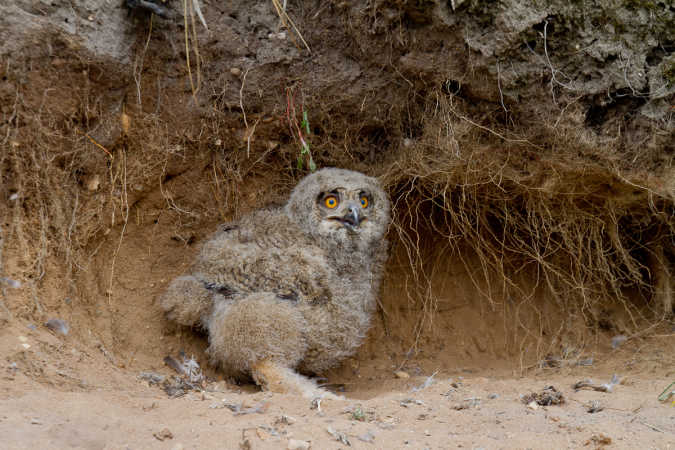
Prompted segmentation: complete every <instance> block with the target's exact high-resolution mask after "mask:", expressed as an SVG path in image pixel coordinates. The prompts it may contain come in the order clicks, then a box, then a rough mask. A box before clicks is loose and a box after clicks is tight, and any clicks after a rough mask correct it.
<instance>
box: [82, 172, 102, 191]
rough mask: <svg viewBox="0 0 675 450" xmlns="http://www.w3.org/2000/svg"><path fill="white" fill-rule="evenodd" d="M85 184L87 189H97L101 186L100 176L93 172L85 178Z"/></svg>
mask: <svg viewBox="0 0 675 450" xmlns="http://www.w3.org/2000/svg"><path fill="white" fill-rule="evenodd" d="M85 184H86V185H87V190H89V191H98V188H99V187H100V186H101V176H100V175H99V174H97V173H95V174H93V175H91V176H90V177H88V178H87V180H86V181H85Z"/></svg>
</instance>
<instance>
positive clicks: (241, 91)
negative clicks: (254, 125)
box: [239, 68, 251, 130]
mask: <svg viewBox="0 0 675 450" xmlns="http://www.w3.org/2000/svg"><path fill="white" fill-rule="evenodd" d="M249 70H251V69H250V68H249V69H246V72H244V76H243V77H241V87H240V88H239V108H241V113H242V114H243V115H244V125H245V126H246V129H247V130H248V122H247V121H246V110H245V109H244V84H245V83H246V75H248V71H249Z"/></svg>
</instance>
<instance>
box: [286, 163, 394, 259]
mask: <svg viewBox="0 0 675 450" xmlns="http://www.w3.org/2000/svg"><path fill="white" fill-rule="evenodd" d="M285 210H286V214H287V215H288V216H289V218H290V219H291V220H293V221H294V222H296V223H297V224H298V225H300V228H301V229H302V230H303V231H305V232H306V233H307V234H309V235H311V236H313V237H314V238H317V239H327V240H331V241H333V242H335V243H342V244H345V245H349V244H356V245H357V246H359V247H362V246H363V245H364V244H365V245H366V246H369V245H371V244H373V243H376V242H377V241H379V240H381V239H383V237H384V233H385V232H386V230H387V226H388V225H389V199H388V198H387V194H386V193H385V192H384V191H383V190H382V188H381V187H380V185H379V183H378V182H377V180H376V179H375V178H371V177H368V176H366V175H364V174H362V173H359V172H354V171H351V170H345V169H333V168H329V169H322V170H319V171H317V172H315V173H313V174H311V175H308V176H306V177H305V178H303V179H302V180H301V181H300V182H299V183H298V185H297V186H296V187H295V189H293V192H292V193H291V197H290V199H289V200H288V203H287V204H286V209H285Z"/></svg>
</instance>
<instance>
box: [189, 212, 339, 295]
mask: <svg viewBox="0 0 675 450" xmlns="http://www.w3.org/2000/svg"><path fill="white" fill-rule="evenodd" d="M192 273H193V274H194V276H195V277H196V278H198V279H200V280H202V281H203V282H204V284H205V287H206V289H207V290H209V291H211V292H212V293H214V294H219V295H222V296H224V297H225V298H230V299H231V298H238V297H241V296H242V295H248V294H252V293H259V292H268V293H273V294H275V295H276V296H277V297H278V298H279V299H280V300H284V301H289V302H302V301H308V302H313V303H316V302H318V301H321V299H322V298H325V297H326V295H328V294H327V293H328V290H327V289H326V288H325V286H324V284H325V283H324V281H323V280H324V279H325V278H326V276H325V274H326V264H325V258H324V257H323V250H321V249H320V248H319V247H317V246H315V245H313V244H312V243H311V242H310V241H309V239H308V238H307V236H306V235H305V234H304V233H302V232H301V231H300V230H298V228H297V225H295V224H294V223H292V222H291V221H290V220H289V219H288V217H287V216H286V215H285V214H283V213H282V211H281V210H279V209H271V210H261V211H257V212H256V213H254V214H252V215H250V216H247V217H245V218H243V219H242V220H241V221H239V222H237V223H234V224H228V225H227V226H224V227H222V228H221V230H219V231H218V232H216V233H215V234H214V235H213V236H212V237H211V239H210V240H209V241H208V242H206V244H204V247H203V248H202V252H201V254H200V255H199V257H198V258H197V262H196V263H195V265H194V267H193V270H192Z"/></svg>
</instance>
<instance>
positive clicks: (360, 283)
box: [160, 169, 389, 396]
mask: <svg viewBox="0 0 675 450" xmlns="http://www.w3.org/2000/svg"><path fill="white" fill-rule="evenodd" d="M388 224H389V200H388V199H387V196H386V194H385V193H384V192H383V191H382V189H381V188H380V187H379V184H378V183H377V181H376V180H375V179H373V178H370V177H367V176H365V175H363V174H361V173H358V172H352V171H348V170H342V169H323V170H320V171H318V172H316V173H314V174H312V175H309V176H307V177H305V178H304V179H303V180H301V181H300V183H299V184H298V185H297V186H296V188H295V189H294V190H293V192H292V194H291V197H290V199H289V201H288V203H287V204H286V205H285V207H283V208H276V209H265V210H260V211H257V212H255V213H253V214H250V215H248V216H246V217H244V218H242V219H241V220H240V221H238V222H234V223H230V224H227V225H224V226H222V227H221V229H220V230H219V231H218V232H216V234H215V235H214V236H213V237H212V238H211V239H210V240H209V241H208V242H206V244H205V245H204V247H203V249H202V251H201V254H200V255H199V257H198V258H197V260H196V262H195V264H194V265H193V267H192V268H191V269H190V271H189V273H188V274H186V275H184V276H181V277H179V278H177V279H175V280H174V281H173V282H172V283H171V284H170V286H169V288H168V290H167V292H166V293H165V294H164V296H163V297H162V298H161V302H160V303H161V305H162V307H163V309H164V310H165V311H166V312H167V315H168V317H169V319H171V320H174V321H176V322H178V323H180V324H182V325H187V326H195V325H201V326H203V327H204V328H205V329H206V330H207V331H208V334H209V344H210V345H209V348H208V353H209V355H210V356H211V358H212V360H213V361H214V363H216V364H218V365H219V366H220V367H222V369H223V370H224V371H226V372H227V373H228V374H230V375H232V376H240V375H251V376H253V378H254V379H255V380H256V382H257V383H258V384H260V385H261V386H262V387H263V388H267V389H272V390H282V391H283V390H288V389H292V390H299V391H301V392H302V393H304V394H306V395H311V396H314V395H318V394H322V393H323V391H320V390H319V389H318V388H316V386H314V385H313V384H312V383H311V382H310V381H309V380H308V379H305V378H304V377H301V376H300V375H298V374H297V373H296V372H295V370H300V371H303V372H312V373H320V372H322V371H324V370H326V369H328V368H331V367H334V366H336V365H337V364H339V363H340V361H342V360H343V359H344V358H345V357H347V356H349V355H352V354H353V353H354V351H355V350H356V348H357V347H358V346H359V344H360V343H361V341H362V340H363V338H364V337H365V335H366V333H367V331H368V328H369V324H370V318H371V315H372V312H373V310H374V309H375V305H376V296H377V293H378V290H379V285H380V281H381V278H382V272H383V264H384V261H385V259H386V252H387V242H386V240H385V237H384V234H385V232H386V229H387V226H388ZM323 394H325V393H323Z"/></svg>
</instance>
